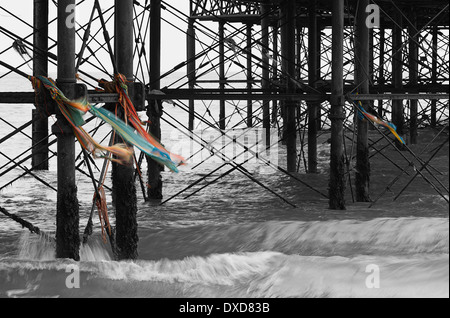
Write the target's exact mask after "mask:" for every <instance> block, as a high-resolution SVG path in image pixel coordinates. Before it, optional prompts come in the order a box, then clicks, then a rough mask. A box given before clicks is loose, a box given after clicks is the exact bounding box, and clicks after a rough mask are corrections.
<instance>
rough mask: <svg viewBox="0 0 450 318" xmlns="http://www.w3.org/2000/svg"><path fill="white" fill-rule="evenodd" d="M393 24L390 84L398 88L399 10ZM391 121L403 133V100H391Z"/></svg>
mask: <svg viewBox="0 0 450 318" xmlns="http://www.w3.org/2000/svg"><path fill="white" fill-rule="evenodd" d="M395 22H396V23H395V24H394V26H393V30H392V51H393V55H392V82H393V83H392V84H393V85H394V89H396V90H400V89H402V87H403V54H402V47H403V36H402V32H403V27H402V25H403V17H402V14H401V12H396V13H395ZM392 122H393V123H394V125H395V126H397V133H398V134H399V135H400V136H402V135H403V122H404V115H403V100H401V99H400V100H393V101H392Z"/></svg>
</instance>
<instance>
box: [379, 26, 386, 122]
mask: <svg viewBox="0 0 450 318" xmlns="http://www.w3.org/2000/svg"><path fill="white" fill-rule="evenodd" d="M380 23H381V25H380V43H379V45H380V56H379V59H380V60H379V67H378V87H380V93H383V92H384V84H385V82H386V80H385V78H384V63H385V57H384V56H385V54H386V30H385V28H384V21H383V20H381V21H380ZM377 113H378V117H380V118H383V115H384V110H383V100H382V99H380V100H378V109H377Z"/></svg>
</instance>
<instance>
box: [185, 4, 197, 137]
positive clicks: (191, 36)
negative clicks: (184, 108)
mask: <svg viewBox="0 0 450 318" xmlns="http://www.w3.org/2000/svg"><path fill="white" fill-rule="evenodd" d="M190 5H191V7H192V2H191V3H190ZM191 15H192V8H191ZM194 22H195V20H194V19H193V18H192V17H190V18H189V19H188V29H187V61H188V62H187V77H188V80H189V85H188V86H189V89H194V88H195V79H196V77H195V64H196V63H195V60H196V59H195V28H194ZM194 118H195V103H194V100H193V99H192V98H191V99H189V124H188V126H189V130H190V131H193V130H194Z"/></svg>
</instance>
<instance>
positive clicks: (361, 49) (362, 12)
mask: <svg viewBox="0 0 450 318" xmlns="http://www.w3.org/2000/svg"><path fill="white" fill-rule="evenodd" d="M368 5H369V0H359V1H358V6H357V14H356V16H357V17H356V30H355V33H356V37H355V85H356V86H357V87H358V89H357V92H358V94H368V93H369V85H370V73H369V72H370V48H369V42H370V41H369V29H368V28H367V24H366V18H367V13H366V8H367V6H368ZM361 104H362V105H363V108H364V109H366V110H368V109H369V107H370V104H369V102H368V101H362V102H361ZM355 121H356V123H357V129H358V136H357V142H356V173H355V187H356V191H355V192H356V201H358V202H369V201H370V198H369V188H370V162H369V144H368V122H367V120H365V119H360V118H359V116H357V115H356V116H355Z"/></svg>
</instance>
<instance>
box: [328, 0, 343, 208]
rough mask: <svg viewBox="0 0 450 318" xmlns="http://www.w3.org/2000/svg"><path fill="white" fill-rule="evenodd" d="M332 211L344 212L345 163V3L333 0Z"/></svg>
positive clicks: (330, 201)
mask: <svg viewBox="0 0 450 318" xmlns="http://www.w3.org/2000/svg"><path fill="white" fill-rule="evenodd" d="M332 32H333V35H332V36H333V39H332V48H333V49H332V62H331V64H332V66H331V67H332V88H331V111H330V120H331V158H330V184H329V197H330V199H329V207H330V209H335V210H337V209H341V210H343V209H345V169H344V168H345V164H344V146H343V138H344V119H345V113H344V80H343V78H344V0H333V9H332Z"/></svg>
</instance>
